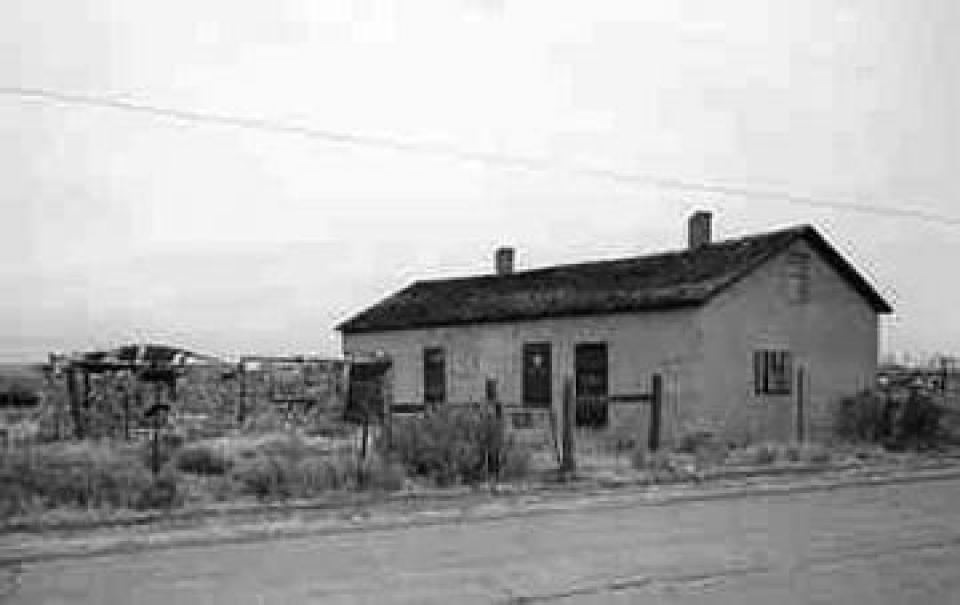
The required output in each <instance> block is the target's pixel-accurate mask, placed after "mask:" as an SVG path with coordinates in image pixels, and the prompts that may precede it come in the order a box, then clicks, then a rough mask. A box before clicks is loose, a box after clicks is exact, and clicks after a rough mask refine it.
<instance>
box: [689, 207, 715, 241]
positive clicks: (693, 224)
mask: <svg viewBox="0 0 960 605" xmlns="http://www.w3.org/2000/svg"><path fill="white" fill-rule="evenodd" d="M712 219H713V214H711V213H710V212H707V211H706V210H698V211H696V212H694V213H693V214H692V215H690V218H689V219H687V242H688V245H689V248H690V250H696V249H697V248H699V247H701V246H706V245H708V244H709V243H710V240H711V237H712V236H711V226H710V223H711V221H712Z"/></svg>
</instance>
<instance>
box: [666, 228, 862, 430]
mask: <svg viewBox="0 0 960 605" xmlns="http://www.w3.org/2000/svg"><path fill="white" fill-rule="evenodd" d="M790 251H806V252H809V253H810V254H811V267H810V298H809V301H808V302H806V303H802V304H797V303H792V302H791V301H790V300H789V299H788V296H787V288H786V284H787V280H786V269H787V266H786V265H787V262H786V259H787V253H786V252H785V253H783V254H781V255H778V256H777V257H775V258H774V259H771V260H770V261H769V262H768V263H766V264H765V265H763V266H762V267H760V268H759V269H758V270H757V271H755V272H754V273H753V274H752V275H750V276H748V277H747V278H745V279H744V280H742V281H741V282H739V283H738V284H736V285H735V286H733V287H731V288H730V289H729V290H728V291H726V292H724V293H722V294H721V295H719V296H718V297H717V298H716V299H715V300H714V301H712V302H711V303H710V304H708V305H707V306H706V307H704V309H703V310H702V312H701V316H700V322H701V329H702V332H703V334H704V349H703V351H704V357H703V367H702V371H703V372H704V375H703V389H704V394H703V398H702V399H701V400H700V407H697V406H696V402H694V405H691V406H688V407H687V408H686V409H685V411H686V412H688V413H689V414H691V416H690V417H688V418H686V419H687V420H689V421H690V422H691V423H699V424H701V425H706V426H705V427H704V428H710V429H712V430H720V431H722V432H723V433H725V434H726V435H728V436H730V437H733V438H736V439H744V440H755V439H777V440H789V439H792V438H794V437H795V436H796V434H797V433H796V430H797V426H796V425H797V416H796V412H797V385H796V369H797V368H800V367H802V368H803V369H804V373H805V377H806V380H805V384H804V387H805V388H804V390H805V404H804V408H805V411H806V418H807V421H806V434H807V435H808V436H809V437H811V438H813V439H817V438H823V437H825V436H826V435H827V433H828V431H829V429H830V426H831V420H832V413H833V410H832V406H833V404H835V403H836V402H837V401H838V400H839V399H840V398H841V397H843V396H845V395H850V394H853V393H856V392H858V391H860V390H862V389H864V388H868V387H870V386H872V385H873V384H874V380H875V376H876V369H877V314H876V313H875V312H874V311H873V309H872V308H871V307H870V306H869V304H868V303H867V302H866V300H864V299H863V298H862V297H861V296H860V295H859V294H858V293H857V292H856V291H855V290H853V289H852V288H851V287H850V285H849V284H848V283H847V282H846V281H845V280H844V279H843V278H841V277H840V276H839V275H838V274H837V273H836V272H835V271H834V270H833V268H832V267H831V266H830V265H829V264H828V263H827V262H825V261H824V260H823V258H822V257H820V256H819V254H817V253H816V252H815V251H814V250H813V249H812V248H811V247H809V246H808V245H807V244H806V242H803V241H800V242H797V243H795V244H794V246H793V247H792V248H791V249H790ZM761 349H776V350H787V351H790V352H792V354H793V359H794V372H795V375H794V378H793V381H794V384H793V388H792V389H791V390H792V393H791V394H790V395H758V394H756V393H755V387H754V369H753V353H754V351H756V350H761Z"/></svg>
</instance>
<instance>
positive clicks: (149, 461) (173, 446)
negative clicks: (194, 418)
mask: <svg viewBox="0 0 960 605" xmlns="http://www.w3.org/2000/svg"><path fill="white" fill-rule="evenodd" d="M184 441H185V439H184V437H183V435H180V434H179V433H170V432H163V433H160V436H159V439H158V441H157V466H158V468H163V467H164V466H166V465H167V463H168V462H170V460H172V459H173V457H174V456H175V455H176V453H177V451H178V450H179V449H180V448H181V447H183V442H184ZM153 447H154V445H153V439H152V438H151V439H148V440H147V441H144V442H143V444H142V445H141V446H140V457H141V460H142V461H143V464H144V465H145V466H146V467H147V468H153Z"/></svg>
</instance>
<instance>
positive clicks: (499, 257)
mask: <svg viewBox="0 0 960 605" xmlns="http://www.w3.org/2000/svg"><path fill="white" fill-rule="evenodd" d="M515 255H516V251H515V250H514V249H513V248H510V247H507V246H504V247H501V248H497V252H496V253H495V254H494V257H493V261H494V270H495V271H496V272H497V275H510V274H512V273H513V258H514V256H515Z"/></svg>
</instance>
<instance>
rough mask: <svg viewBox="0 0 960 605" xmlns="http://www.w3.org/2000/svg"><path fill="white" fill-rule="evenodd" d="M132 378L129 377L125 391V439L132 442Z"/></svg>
mask: <svg viewBox="0 0 960 605" xmlns="http://www.w3.org/2000/svg"><path fill="white" fill-rule="evenodd" d="M130 388H131V382H130V377H129V376H128V377H127V380H126V384H125V385H124V389H123V439H124V441H130Z"/></svg>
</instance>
